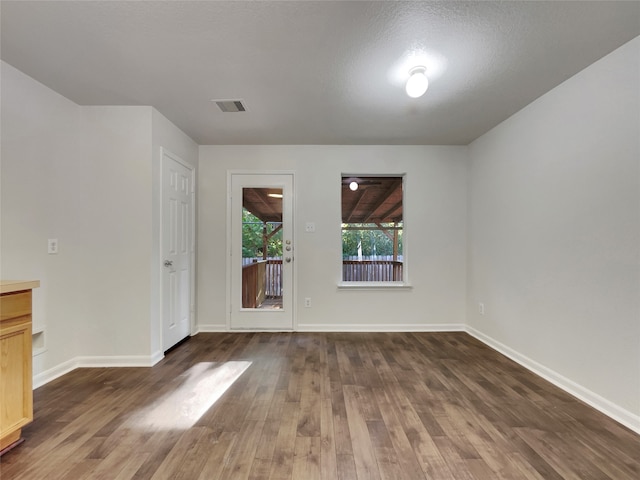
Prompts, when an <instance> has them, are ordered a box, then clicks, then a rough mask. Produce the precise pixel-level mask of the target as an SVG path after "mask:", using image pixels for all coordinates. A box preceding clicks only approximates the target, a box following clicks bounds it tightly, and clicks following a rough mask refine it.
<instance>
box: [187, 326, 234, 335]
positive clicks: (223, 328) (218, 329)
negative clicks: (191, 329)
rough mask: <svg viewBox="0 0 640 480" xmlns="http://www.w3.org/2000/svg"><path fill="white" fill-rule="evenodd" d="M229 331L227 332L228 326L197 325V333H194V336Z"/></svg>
mask: <svg viewBox="0 0 640 480" xmlns="http://www.w3.org/2000/svg"><path fill="white" fill-rule="evenodd" d="M228 331H229V330H227V326H226V325H216V324H211V325H196V333H194V335H197V334H198V333H219V332H228Z"/></svg>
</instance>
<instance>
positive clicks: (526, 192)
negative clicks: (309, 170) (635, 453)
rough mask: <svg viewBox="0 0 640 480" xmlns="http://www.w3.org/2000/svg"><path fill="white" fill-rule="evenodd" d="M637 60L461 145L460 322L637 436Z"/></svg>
mask: <svg viewBox="0 0 640 480" xmlns="http://www.w3.org/2000/svg"><path fill="white" fill-rule="evenodd" d="M639 59H640V38H636V39H635V40H633V41H631V42H630V43H628V44H626V45H624V46H623V47H621V48H620V49H618V50H616V51H614V52H613V53H611V54H610V55H608V56H606V57H604V58H603V59H601V60H600V61H598V62H596V63H595V64H593V65H592V66H590V67H588V68H587V69H585V70H584V71H582V72H580V73H579V74H577V75H576V76H574V77H573V78H571V79H569V80H567V81H566V82H565V83H563V84H562V85H560V86H558V87H557V88H555V89H553V90H552V91H550V92H548V93H547V94H546V95H544V96H543V97H541V98H539V99H538V100H537V101H535V102H533V103H532V104H531V105H529V106H527V107H526V108H525V109H523V110H522V111H520V112H519V113H517V114H516V115H514V116H513V117H511V118H510V119H508V120H507V121H505V122H504V123H502V124H501V125H499V126H498V127H496V128H495V129H493V130H492V131H491V132H489V133H487V134H486V135H484V136H482V137H481V138H479V139H478V140H476V141H474V142H473V143H472V144H471V146H470V148H471V159H472V160H471V164H470V173H469V264H468V310H467V321H468V324H469V326H470V327H471V328H472V329H475V333H476V334H478V335H479V336H480V337H481V338H483V339H484V340H486V341H488V342H489V343H490V344H493V345H494V346H498V347H499V348H501V349H502V350H503V351H506V352H507V353H509V354H511V355H512V356H514V357H516V358H519V359H520V361H523V362H524V363H525V364H529V365H530V366H532V367H533V368H535V369H537V370H538V371H539V372H540V373H543V374H545V375H546V376H547V377H548V378H551V379H552V380H554V381H555V382H556V383H559V384H561V385H563V386H564V387H565V388H567V389H568V390H570V391H573V392H574V393H576V394H577V395H579V396H581V397H582V398H583V399H585V400H587V401H588V402H590V403H592V404H594V405H596V406H598V407H599V408H600V409H602V410H604V411H607V412H608V413H610V414H611V415H612V416H614V417H615V418H618V419H619V420H622V421H623V422H625V423H626V424H627V425H631V426H633V427H634V428H635V429H636V430H638V429H640V140H639V138H640V66H639ZM478 302H484V304H485V308H486V311H485V315H484V316H481V315H479V313H478Z"/></svg>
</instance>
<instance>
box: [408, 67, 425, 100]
mask: <svg viewBox="0 0 640 480" xmlns="http://www.w3.org/2000/svg"><path fill="white" fill-rule="evenodd" d="M426 72H427V69H426V68H425V67H422V66H418V67H413V68H412V69H411V70H409V80H407V85H406V87H405V90H406V91H407V95H409V96H410V97H411V98H418V97H421V96H422V95H424V92H426V91H427V88H429V79H428V78H427V73H426Z"/></svg>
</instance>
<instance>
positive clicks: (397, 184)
mask: <svg viewBox="0 0 640 480" xmlns="http://www.w3.org/2000/svg"><path fill="white" fill-rule="evenodd" d="M398 187H402V178H400V177H399V178H397V179H396V180H395V181H394V182H393V183H392V184H391V185H390V186H389V188H388V189H387V191H386V192H384V194H382V195H380V198H379V199H378V201H377V202H376V203H375V204H374V205H373V207H372V208H371V210H370V211H369V214H368V215H367V216H366V218H365V219H364V220H363V221H362V223H367V221H368V220H369V219H370V218H371V217H373V214H374V213H376V210H377V209H378V208H380V206H381V205H382V204H383V203H384V202H386V201H387V199H388V198H389V197H390V196H391V195H393V193H394V192H395V191H396V190H397V189H398ZM380 220H384V218H380Z"/></svg>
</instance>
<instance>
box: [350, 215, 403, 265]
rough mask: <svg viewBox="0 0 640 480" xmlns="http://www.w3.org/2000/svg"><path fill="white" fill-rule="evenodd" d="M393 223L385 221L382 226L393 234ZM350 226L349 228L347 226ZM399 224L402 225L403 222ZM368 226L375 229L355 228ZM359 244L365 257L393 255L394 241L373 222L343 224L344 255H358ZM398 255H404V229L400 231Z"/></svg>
mask: <svg viewBox="0 0 640 480" xmlns="http://www.w3.org/2000/svg"><path fill="white" fill-rule="evenodd" d="M393 225H394V224H392V223H383V224H382V226H383V227H386V228H388V229H389V230H387V231H388V232H390V233H391V234H393V229H392V228H393ZM347 226H348V227H350V229H349V230H347V229H345V227H347ZM397 226H399V227H402V223H400V224H398V225H397ZM354 227H355V228H357V227H366V228H371V227H373V228H375V230H368V229H363V230H357V229H353V228H354ZM358 246H360V248H361V250H362V252H361V253H362V256H363V257H371V256H391V255H393V241H392V240H391V239H390V238H389V237H388V236H387V235H386V234H385V233H384V232H383V231H382V230H380V229H379V228H378V227H377V225H375V224H373V223H369V224H362V223H349V224H344V223H343V224H342V257H343V258H348V257H354V256H358ZM398 255H402V229H400V230H399V231H398Z"/></svg>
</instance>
